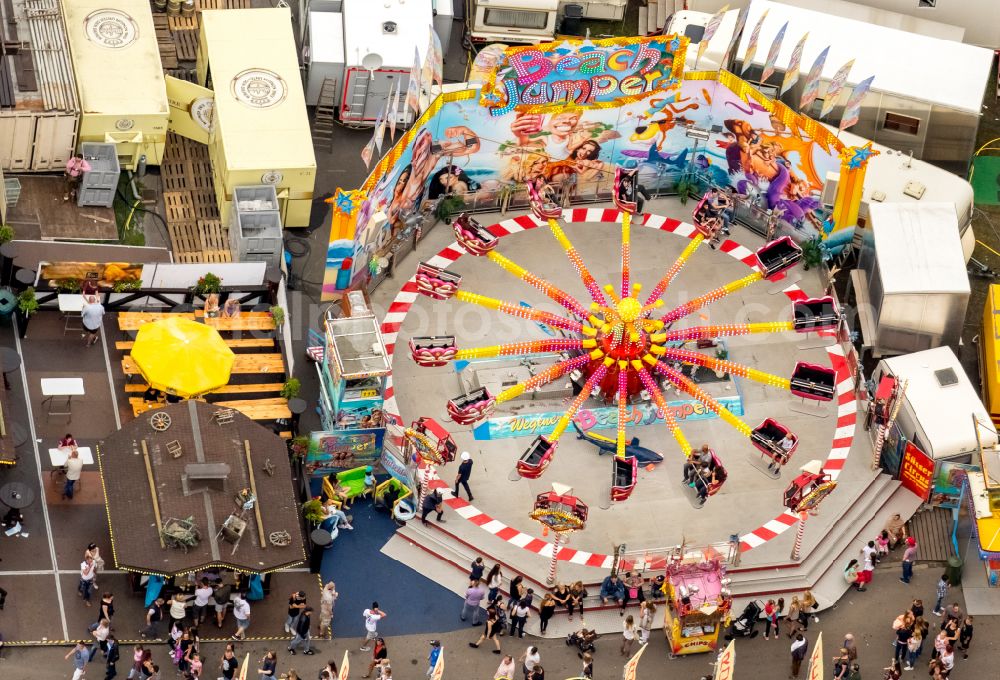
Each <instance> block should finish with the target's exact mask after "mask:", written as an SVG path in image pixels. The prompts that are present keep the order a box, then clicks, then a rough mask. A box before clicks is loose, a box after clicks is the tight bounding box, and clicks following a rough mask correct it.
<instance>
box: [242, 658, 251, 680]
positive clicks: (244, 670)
mask: <svg viewBox="0 0 1000 680" xmlns="http://www.w3.org/2000/svg"><path fill="white" fill-rule="evenodd" d="M249 668H250V652H247V655H246V656H245V657H243V667H242V668H240V680H247V670H248V669H249Z"/></svg>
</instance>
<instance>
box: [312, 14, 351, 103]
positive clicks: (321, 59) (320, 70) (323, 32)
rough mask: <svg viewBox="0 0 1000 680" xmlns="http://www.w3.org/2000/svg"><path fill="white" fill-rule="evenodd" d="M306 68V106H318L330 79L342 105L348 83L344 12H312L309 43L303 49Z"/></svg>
mask: <svg viewBox="0 0 1000 680" xmlns="http://www.w3.org/2000/svg"><path fill="white" fill-rule="evenodd" d="M303 51H304V52H305V55H304V57H305V58H304V59H303V61H304V63H305V65H306V74H307V75H306V105H307V106H316V103H317V102H318V101H319V92H320V89H321V88H322V87H323V81H324V80H326V79H330V80H332V81H333V84H334V91H335V92H337V95H338V99H337V100H335V101H334V103H335V105H339V104H340V100H339V95H340V94H341V93H342V86H343V84H344V66H345V64H344V15H343V14H341V13H340V12H310V13H309V43H308V45H307V46H306V47H305V48H304V50H303Z"/></svg>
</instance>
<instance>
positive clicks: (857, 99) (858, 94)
mask: <svg viewBox="0 0 1000 680" xmlns="http://www.w3.org/2000/svg"><path fill="white" fill-rule="evenodd" d="M873 80H875V76H869V77H867V78H865V79H864V80H862V81H861V82H860V83H858V84H857V85H855V86H854V91H853V92H851V97H850V99H848V100H847V106H845V107H844V116H843V117H842V118H841V119H840V129H841V130H846V129H847V128H849V127H851V126H852V125H854V124H855V123H857V122H858V121H859V120H861V100H862V99H864V98H865V95H866V94H868V90H870V89H871V86H872V81H873Z"/></svg>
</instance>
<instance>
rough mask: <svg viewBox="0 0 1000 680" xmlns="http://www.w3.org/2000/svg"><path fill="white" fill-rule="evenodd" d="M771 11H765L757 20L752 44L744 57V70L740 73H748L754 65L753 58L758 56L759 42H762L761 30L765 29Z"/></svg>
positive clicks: (752, 34) (751, 37)
mask: <svg viewBox="0 0 1000 680" xmlns="http://www.w3.org/2000/svg"><path fill="white" fill-rule="evenodd" d="M770 11H771V10H769V9H767V10H764V13H763V14H761V15H760V19H758V20H757V25H756V26H754V27H753V33H751V34H750V42H749V43H747V52H746V54H744V55H743V70H742V71H741V72H740V73H741V74H742V73H746V72H747V70H749V68H750V67H751V66H752V65H753V58H754V56H755V55H756V54H757V41H759V40H760V29H761V28H763V27H764V20H765V19H767V13H768V12H770Z"/></svg>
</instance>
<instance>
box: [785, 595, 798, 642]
mask: <svg viewBox="0 0 1000 680" xmlns="http://www.w3.org/2000/svg"><path fill="white" fill-rule="evenodd" d="M801 613H802V605H801V604H800V603H799V596H798V595H793V596H792V601H791V602H790V603H789V605H788V615H787V616H785V621H786V622H787V623H788V637H789V638H794V637H795V634H796V633H798V632H799V630H800V629H801V628H802V624H801V623H799V616H800V615H801Z"/></svg>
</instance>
